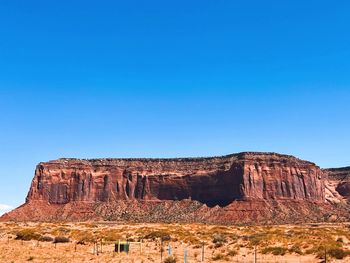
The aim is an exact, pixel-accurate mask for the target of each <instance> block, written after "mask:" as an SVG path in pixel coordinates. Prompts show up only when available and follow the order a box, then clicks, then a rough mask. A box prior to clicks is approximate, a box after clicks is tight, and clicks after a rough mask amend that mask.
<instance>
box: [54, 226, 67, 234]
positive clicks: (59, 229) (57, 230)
mask: <svg viewBox="0 0 350 263" xmlns="http://www.w3.org/2000/svg"><path fill="white" fill-rule="evenodd" d="M69 232H70V229H68V228H66V227H63V226H60V227H57V228H55V229H54V230H53V231H52V232H51V234H52V235H54V236H63V235H67V234H69Z"/></svg>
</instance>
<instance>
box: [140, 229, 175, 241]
mask: <svg viewBox="0 0 350 263" xmlns="http://www.w3.org/2000/svg"><path fill="white" fill-rule="evenodd" d="M144 238H145V239H152V240H155V239H156V238H160V239H162V240H163V241H169V240H170V239H171V236H170V234H169V233H168V232H166V231H162V230H158V231H152V232H151V233H149V234H147V235H145V236H144Z"/></svg>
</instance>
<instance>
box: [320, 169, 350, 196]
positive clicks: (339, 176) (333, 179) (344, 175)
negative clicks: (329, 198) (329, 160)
mask: <svg viewBox="0 0 350 263" xmlns="http://www.w3.org/2000/svg"><path fill="white" fill-rule="evenodd" d="M324 172H325V174H327V176H328V181H329V182H330V184H331V185H332V186H333V187H334V188H335V190H336V192H337V193H339V194H340V195H341V196H342V197H343V198H345V199H347V200H348V201H350V167H343V168H332V169H325V170H324Z"/></svg>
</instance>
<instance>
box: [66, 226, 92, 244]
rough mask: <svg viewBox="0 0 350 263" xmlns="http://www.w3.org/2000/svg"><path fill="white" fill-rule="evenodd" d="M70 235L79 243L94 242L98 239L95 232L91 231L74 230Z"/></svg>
mask: <svg viewBox="0 0 350 263" xmlns="http://www.w3.org/2000/svg"><path fill="white" fill-rule="evenodd" d="M70 237H71V238H72V239H74V240H76V241H77V244H79V245H85V244H86V243H92V242H94V241H95V240H96V238H95V236H94V234H93V233H92V232H91V231H82V230H73V231H72V232H71V235H70Z"/></svg>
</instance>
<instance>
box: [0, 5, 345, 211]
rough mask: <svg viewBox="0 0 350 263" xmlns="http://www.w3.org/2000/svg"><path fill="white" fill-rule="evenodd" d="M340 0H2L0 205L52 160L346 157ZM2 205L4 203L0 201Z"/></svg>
mask: <svg viewBox="0 0 350 263" xmlns="http://www.w3.org/2000/svg"><path fill="white" fill-rule="evenodd" d="M349 10H350V3H349V1H319V0H318V1H295V0H294V1H258V0H257V1H246V0H245V1H221V0H218V1H203V0H201V1H24V0H23V1H15V0H11V1H10V0H9V1H1V3H0V124H1V129H0V145H1V146H0V148H1V150H0V164H1V169H0V178H1V184H0V204H6V205H11V206H15V205H18V204H20V203H22V202H23V201H24V199H25V196H26V193H27V190H28V187H29V185H30V182H31V179H32V177H33V173H34V168H35V165H36V164H37V163H38V162H40V161H47V160H51V159H56V158H59V157H80V158H90V157H179V156H208V155H209V156H210V155H224V154H229V153H233V152H240V151H275V152H281V153H286V154H292V155H296V156H298V157H300V158H303V159H308V160H311V161H314V162H316V163H317V164H319V165H320V166H322V167H337V166H345V165H350V156H349V149H350V140H349V135H350V124H349V116H350V34H349V28H350V16H349ZM0 208H1V207H0Z"/></svg>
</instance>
